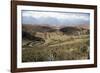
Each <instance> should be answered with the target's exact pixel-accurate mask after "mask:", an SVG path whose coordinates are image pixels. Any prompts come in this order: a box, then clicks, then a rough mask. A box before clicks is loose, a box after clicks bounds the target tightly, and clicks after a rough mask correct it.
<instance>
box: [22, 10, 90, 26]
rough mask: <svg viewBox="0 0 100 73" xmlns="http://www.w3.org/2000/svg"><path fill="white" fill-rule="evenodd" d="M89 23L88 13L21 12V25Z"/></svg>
mask: <svg viewBox="0 0 100 73" xmlns="http://www.w3.org/2000/svg"><path fill="white" fill-rule="evenodd" d="M89 22H90V14H89V13H77V12H54V11H35V10H33V11H32V10H31V11H30V10H22V24H33V25H34V24H35V25H53V26H68V25H69V26H70V25H81V24H87V25H88V24H89Z"/></svg>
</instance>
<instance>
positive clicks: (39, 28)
mask: <svg viewBox="0 0 100 73" xmlns="http://www.w3.org/2000/svg"><path fill="white" fill-rule="evenodd" d="M22 28H23V30H26V31H28V32H31V31H33V32H54V31H56V29H54V28H52V27H49V26H40V25H29V24H28V25H26V24H25V25H24V24H23V25H22Z"/></svg>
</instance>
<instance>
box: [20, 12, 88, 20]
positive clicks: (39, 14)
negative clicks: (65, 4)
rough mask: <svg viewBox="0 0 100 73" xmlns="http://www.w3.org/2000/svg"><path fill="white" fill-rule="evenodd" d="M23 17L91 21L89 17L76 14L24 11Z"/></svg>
mask: <svg viewBox="0 0 100 73" xmlns="http://www.w3.org/2000/svg"><path fill="white" fill-rule="evenodd" d="M22 16H27V17H30V16H31V17H35V18H40V17H54V18H57V19H81V20H89V17H88V16H87V15H85V14H75V13H57V12H36V11H23V12H22Z"/></svg>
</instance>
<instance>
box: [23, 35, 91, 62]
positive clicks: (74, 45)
mask: <svg viewBox="0 0 100 73" xmlns="http://www.w3.org/2000/svg"><path fill="white" fill-rule="evenodd" d="M23 41H24V42H26V43H27V45H23V46H22V48H23V49H22V62H39V61H59V60H83V59H89V35H88V34H85V35H77V36H76V35H73V36H72V35H59V34H57V35H54V36H51V37H50V38H46V39H45V42H44V43H43V42H36V41H35V42H33V41H30V40H23ZM30 44H31V45H30Z"/></svg>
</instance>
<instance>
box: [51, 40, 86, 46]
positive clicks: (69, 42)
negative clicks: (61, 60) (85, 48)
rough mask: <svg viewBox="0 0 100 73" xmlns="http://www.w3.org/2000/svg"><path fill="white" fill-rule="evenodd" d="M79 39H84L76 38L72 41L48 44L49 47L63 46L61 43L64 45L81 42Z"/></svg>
mask: <svg viewBox="0 0 100 73" xmlns="http://www.w3.org/2000/svg"><path fill="white" fill-rule="evenodd" d="M81 41H84V39H76V40H74V41H68V42H67V41H66V42H63V43H59V44H54V45H49V47H54V46H63V45H66V44H73V43H78V42H81Z"/></svg>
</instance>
